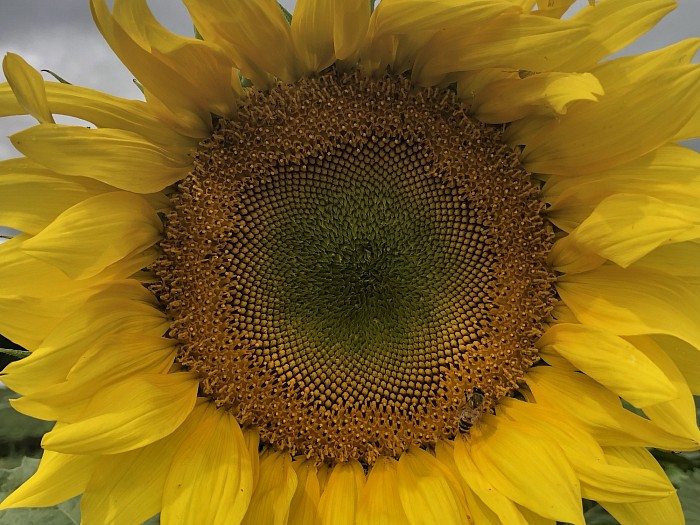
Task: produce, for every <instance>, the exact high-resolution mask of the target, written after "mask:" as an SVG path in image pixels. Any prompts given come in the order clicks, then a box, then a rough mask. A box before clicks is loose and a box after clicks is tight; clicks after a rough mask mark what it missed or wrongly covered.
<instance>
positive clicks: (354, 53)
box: [292, 0, 370, 63]
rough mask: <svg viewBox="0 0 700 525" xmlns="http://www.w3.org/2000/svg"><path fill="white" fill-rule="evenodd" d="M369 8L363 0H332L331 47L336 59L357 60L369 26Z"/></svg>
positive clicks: (367, 3) (351, 61)
mask: <svg viewBox="0 0 700 525" xmlns="http://www.w3.org/2000/svg"><path fill="white" fill-rule="evenodd" d="M369 8H370V6H369V2H365V1H364V0H334V1H333V49H334V51H335V57H336V58H337V59H338V60H342V61H346V62H349V63H353V62H355V61H356V60H357V57H358V55H359V53H360V49H361V47H362V44H363V42H364V40H365V36H366V34H367V29H368V27H369V18H370V9H369ZM294 16H295V17H296V9H295V10H294ZM292 21H293V19H292Z"/></svg>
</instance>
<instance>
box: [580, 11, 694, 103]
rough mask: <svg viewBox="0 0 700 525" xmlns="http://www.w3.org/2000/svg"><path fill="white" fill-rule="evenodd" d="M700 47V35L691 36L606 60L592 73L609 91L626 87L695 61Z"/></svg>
mask: <svg viewBox="0 0 700 525" xmlns="http://www.w3.org/2000/svg"><path fill="white" fill-rule="evenodd" d="M640 5H641V4H640ZM647 5H648V4H647ZM698 48H700V38H688V39H686V40H681V41H680V42H677V43H675V44H672V45H670V46H666V47H662V48H661V49H656V50H654V51H649V52H647V53H642V54H639V55H632V56H622V57H619V58H615V59H612V60H606V61H604V62H602V63H601V64H599V65H597V66H596V67H594V68H593V69H592V70H591V72H592V73H593V74H594V75H595V76H596V77H597V78H598V79H599V80H600V81H601V83H602V84H603V85H604V86H605V88H606V89H607V90H610V91H612V90H616V89H620V88H623V89H624V87H625V86H628V85H630V84H632V83H634V82H639V81H641V80H644V79H645V78H646V77H648V76H650V75H653V74H655V73H658V72H660V71H662V70H668V69H675V68H677V67H678V66H682V65H686V64H691V63H692V62H693V58H694V57H695V54H696V52H697V50H698Z"/></svg>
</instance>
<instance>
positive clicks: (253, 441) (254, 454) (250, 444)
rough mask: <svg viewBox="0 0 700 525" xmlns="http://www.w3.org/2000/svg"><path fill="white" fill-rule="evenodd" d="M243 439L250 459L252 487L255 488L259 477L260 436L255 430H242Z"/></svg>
mask: <svg viewBox="0 0 700 525" xmlns="http://www.w3.org/2000/svg"><path fill="white" fill-rule="evenodd" d="M243 439H244V440H245V443H246V447H247V448H248V456H249V457H250V462H251V468H252V469H253V487H257V485H258V479H259V477H260V459H259V457H258V451H259V450H260V434H259V432H258V431H257V430H256V429H255V428H250V427H248V428H244V429H243Z"/></svg>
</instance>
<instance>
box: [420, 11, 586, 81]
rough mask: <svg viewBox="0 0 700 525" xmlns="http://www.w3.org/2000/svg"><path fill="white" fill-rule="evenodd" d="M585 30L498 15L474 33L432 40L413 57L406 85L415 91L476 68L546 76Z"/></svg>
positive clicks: (565, 22)
mask: <svg viewBox="0 0 700 525" xmlns="http://www.w3.org/2000/svg"><path fill="white" fill-rule="evenodd" d="M587 32H588V29H587V28H586V27H584V26H581V25H580V24H576V23H573V22H571V21H568V20H555V19H552V18H545V17H541V16H532V15H518V14H511V13H503V14H502V15H501V16H498V17H496V18H494V20H493V21H491V22H487V23H485V24H483V25H482V26H481V27H476V28H475V30H474V31H473V32H465V31H464V28H456V29H448V30H445V31H441V32H439V33H437V34H436V35H435V37H434V38H432V39H431V40H430V42H429V43H428V44H427V45H425V46H424V47H423V49H422V50H421V52H420V53H419V55H418V56H417V57H416V63H415V67H414V70H413V74H412V77H411V78H412V79H413V80H414V81H415V82H416V83H417V84H419V85H422V86H430V85H435V84H437V83H439V82H441V81H442V80H443V79H444V78H445V76H446V75H449V74H451V73H457V72H460V71H469V70H474V69H481V68H509V69H512V70H516V71H517V70H520V69H523V70H530V71H548V70H550V68H552V67H553V66H555V65H556V64H557V63H558V62H560V61H561V60H562V59H563V58H565V57H566V56H568V54H569V53H570V51H571V49H572V48H573V47H576V46H578V45H579V42H580V39H581V37H582V36H583V35H585V34H586V33H587Z"/></svg>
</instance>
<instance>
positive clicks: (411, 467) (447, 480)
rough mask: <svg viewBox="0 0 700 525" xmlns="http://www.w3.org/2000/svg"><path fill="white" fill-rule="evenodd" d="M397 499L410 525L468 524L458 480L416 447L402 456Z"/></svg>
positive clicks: (429, 455) (467, 515)
mask: <svg viewBox="0 0 700 525" xmlns="http://www.w3.org/2000/svg"><path fill="white" fill-rule="evenodd" d="M397 472H398V478H399V496H400V498H401V503H402V504H403V510H404V512H405V514H406V517H407V518H408V523H410V524H411V525H419V524H422V523H429V522H431V521H432V522H438V523H444V524H445V525H453V524H454V525H462V524H464V523H467V522H468V521H469V514H468V511H467V508H466V502H465V501H464V499H463V494H462V492H461V488H460V486H459V484H458V483H457V480H456V479H454V478H452V477H451V476H448V475H446V470H445V468H444V466H443V465H442V464H441V463H439V462H438V460H437V459H436V458H435V457H434V456H433V455H431V454H430V453H428V452H426V451H425V450H422V449H420V448H417V447H413V448H411V449H409V450H408V451H407V452H404V453H403V454H401V457H400V458H399V464H398V469H397Z"/></svg>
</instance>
